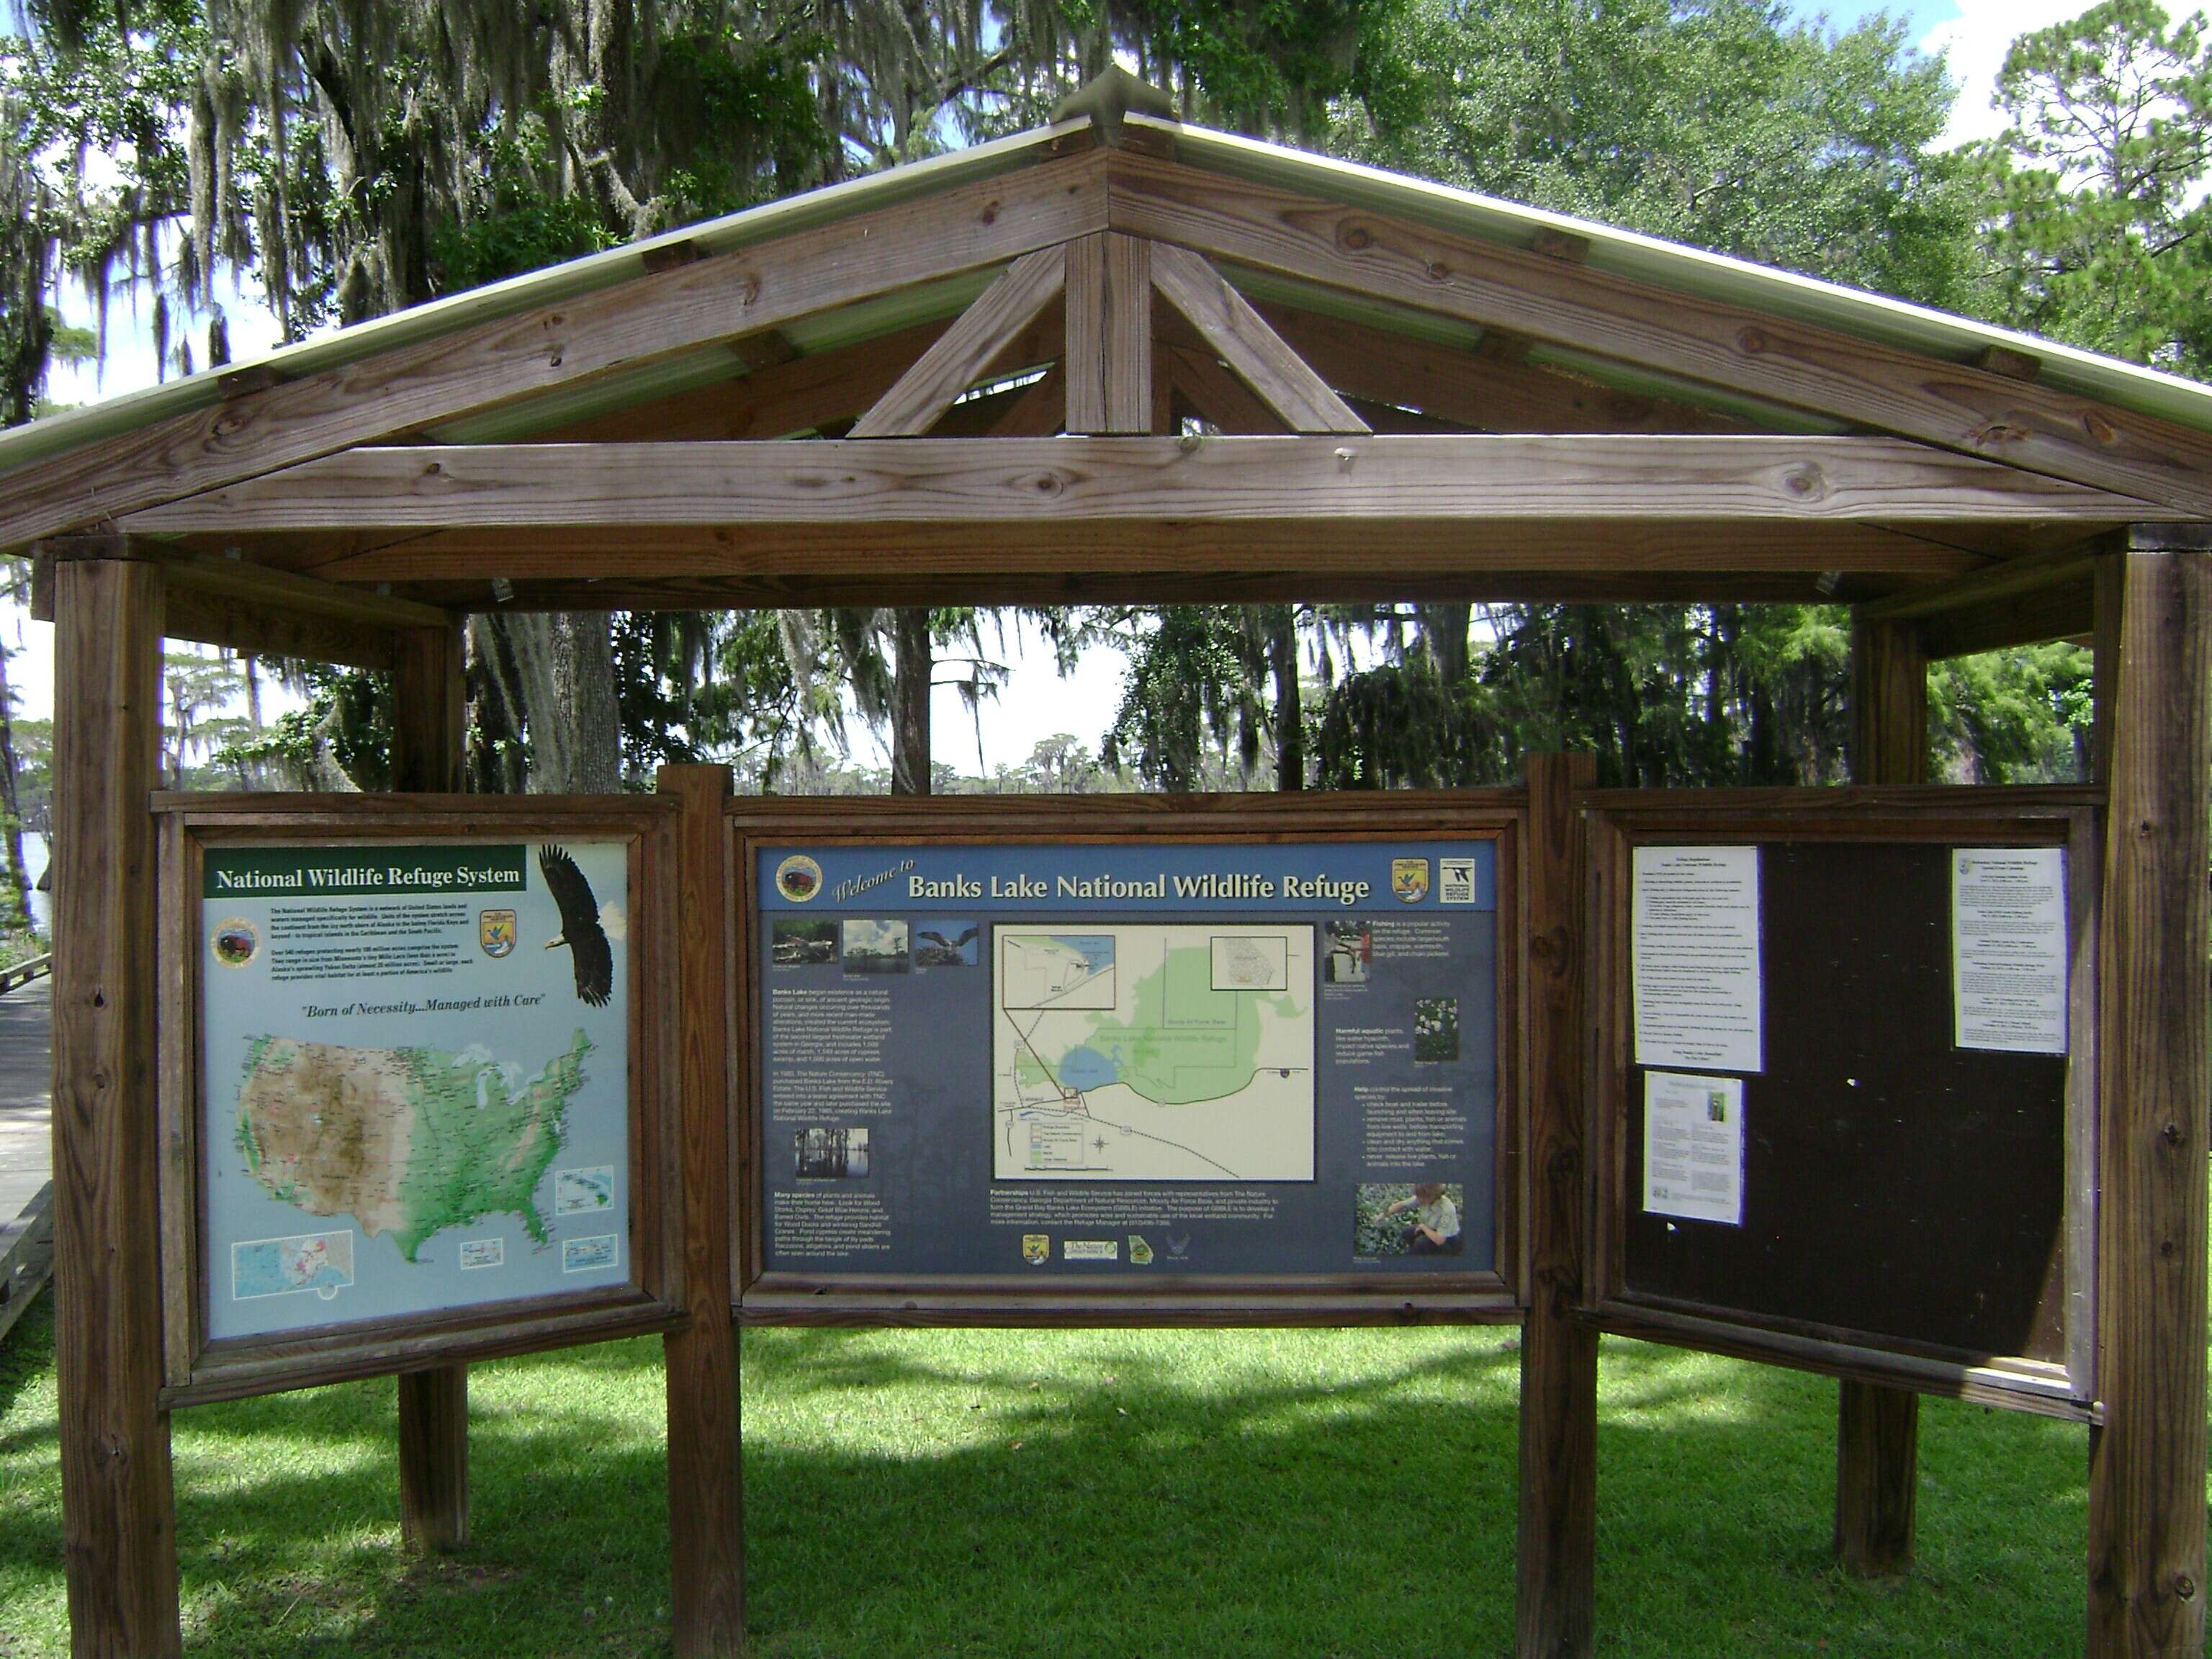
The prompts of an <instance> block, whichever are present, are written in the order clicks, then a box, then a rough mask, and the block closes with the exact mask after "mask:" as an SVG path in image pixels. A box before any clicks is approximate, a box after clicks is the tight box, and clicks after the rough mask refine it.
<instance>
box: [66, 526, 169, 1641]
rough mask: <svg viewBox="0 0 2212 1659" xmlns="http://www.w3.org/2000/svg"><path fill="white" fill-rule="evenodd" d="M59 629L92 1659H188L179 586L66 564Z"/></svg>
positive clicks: (79, 1534) (73, 1349)
mask: <svg viewBox="0 0 2212 1659" xmlns="http://www.w3.org/2000/svg"><path fill="white" fill-rule="evenodd" d="M54 619H55V623H56V635H57V637H56V638H55V641H54V664H55V686H54V811H53V819H54V822H53V832H54V1013H53V1068H54V1102H53V1106H54V1110H53V1129H54V1219H55V1250H54V1366H55V1370H56V1372H57V1380H58V1389H59V1398H60V1416H61V1425H60V1427H61V1463H62V1532H63V1544H64V1566H65V1570H66V1573H67V1577H68V1583H69V1613H70V1650H71V1651H72V1652H73V1653H75V1654H76V1656H77V1659H111V1656H118V1659H122V1656H127V1659H166V1656H169V1655H173V1654H176V1653H178V1652H179V1651H181V1650H182V1647H183V1643H184V1638H183V1633H182V1631H181V1629H180V1627H179V1622H178V1616H177V1528H176V1500H175V1494H174V1492H173V1488H172V1486H171V1480H170V1468H169V1418H168V1413H166V1412H164V1411H162V1410H161V1407H160V1405H159V1403H158V1401H159V1395H160V1390H161V1376H162V1371H161V1254H160V1238H161V1229H160V1227H159V1226H158V1225H156V1216H157V1213H158V1212H157V1210H156V1208H155V1202H156V1200H155V1190H154V1171H155V1167H156V1165H157V1164H159V1163H160V1158H159V1157H158V1156H157V1151H158V1149H157V1147H156V1145H155V1134H156V1132H155V1117H154V1079H155V1027H154V996H155V977H156V975H155V956H154V940H155V927H154V912H155V880H154V819H153V815H152V813H151V812H150V811H149V802H148V797H149V794H150V793H151V792H152V790H153V787H154V782H155V767H156V761H155V750H156V745H157V744H158V743H159V741H160V731H161V713H160V710H161V569H160V568H159V567H158V566H156V565H155V564H152V563H149V562H140V561H136V560H130V559H91V560H84V561H76V560H64V561H63V562H61V563H60V565H59V566H58V568H57V570H56V572H55V595H54Z"/></svg>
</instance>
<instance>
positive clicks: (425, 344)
mask: <svg viewBox="0 0 2212 1659" xmlns="http://www.w3.org/2000/svg"><path fill="white" fill-rule="evenodd" d="M1104 214H1105V192H1104V189H1103V173H1100V171H1099V168H1098V161H1097V158H1095V157H1088V156H1086V157H1078V158H1075V159H1073V160H1070V161H1054V162H1047V163H1045V164H1043V165H1041V166H1038V167H1030V168H1025V169H1023V170H1021V171H1018V172H1016V173H1011V174H1008V175H1006V176H1005V177H1002V178H998V179H989V180H986V181H984V182H982V183H980V184H975V185H960V186H957V187H955V188H953V189H950V190H946V191H939V192H938V193H936V194H934V195H930V196H926V197H921V198H919V199H917V200H915V201H911V202H907V203H903V204H899V205H897V206H896V207H891V208H887V209H884V210H883V211H881V212H880V213H878V214H876V215H874V216H872V217H871V218H870V220H869V221H868V234H866V236H860V235H858V234H855V232H854V228H853V227H852V226H850V225H847V224H830V225H825V226H821V227H818V228H815V229H812V230H804V231H798V232H794V233H793V234H790V235H787V236H781V237H778V238H775V240H771V241H768V242H763V243H762V244H761V245H759V246H756V247H750V248H746V249H743V250H740V251H738V252H732V253H726V254H721V255H718V256H716V257H714V258H706V259H701V260H698V261H696V262H695V263H692V264H684V265H680V266H678V267H677V268H675V269H672V270H665V271H662V272H660V273H659V274H658V275H653V276H640V277H637V278H635V279H633V280H631V281H629V282H626V283H621V284H619V285H618V286H617V287H614V288H611V289H605V290H602V291H600V292H599V293H596V294H591V295H581V296H578V297H576V298H574V299H573V300H570V301H564V302H562V303H559V304H555V305H548V306H542V307H538V308H537V309H534V310H532V311H527V312H524V313H520V315H517V316H513V317H505V318H500V319H495V320H494V321H490V322H486V323H482V324H478V325H474V326H472V327H470V328H466V329H463V330H460V331H456V332H453V333H450V334H441V335H438V336H436V337H433V338H429V339H426V340H423V341H422V342H420V343H417V344H415V345H411V346H405V347H400V348H397V349H392V350H391V351H386V352H383V353H380V354H379V355H378V356H374V357H372V358H368V359H366V360H364V361H362V362H356V363H349V364H345V365H343V366H341V367H338V368H331V369H328V370H325V371H324V372H322V373H320V374H311V375H308V376H307V377H305V378H303V379H301V380H292V381H288V382H283V383H279V384H276V385H271V386H266V387H264V388H262V389H260V390H258V391H254V392H250V393H248V394H247V395H246V396H243V397H240V398H233V399H231V400H229V401H228V402H225V403H222V404H218V405H216V406H215V407H212V408H209V409H204V410H195V411H193V412H192V413H190V414H186V415H180V416H173V417H172V418H170V419H168V420H166V421H162V422H158V423H156V424H155V425H153V426H150V427H148V428H144V429H143V430H142V431H138V432H135V433H132V434H131V435H129V436H128V437H127V438H118V439H116V440H113V441H110V442H106V443H102V444H96V445H92V446H89V447H86V448H84V449H82V450H80V451H76V452H75V453H70V454H67V455H64V456H61V457H58V458H57V459H52V460H50V461H47V462H44V463H42V464H40V465H39V466H38V467H37V468H36V469H34V470H32V476H29V477H20V476H15V475H10V476H9V477H6V478H5V480H4V483H5V489H4V492H3V493H0V549H7V548H15V547H20V546H21V545H23V544H26V543H27V542H30V541H33V540H35V539H36V538H39V537H41V536H46V535H51V534H53V533H54V532H58V531H62V530H66V529H68V528H70V527H71V526H76V525H80V524H85V523H90V522H95V521H98V520H100V519H102V518H103V517H111V518H119V517H120V516H121V515H123V514H124V513H128V512H131V511H132V510H134V509H136V508H137V507H146V506H150V505H152V504H153V503H155V502H156V501H172V500H174V499H176V498H177V497H179V496H180V495H188V494H190V493H191V492H194V491H197V490H203V489H216V488H219V487H221V486H222V485H224V484H227V483H232V482H234V481H235V480H237V479H240V478H245V477H252V476H253V475H254V474H256V473H258V472H262V471H270V470H271V469H273V468H276V467H281V466H285V465H290V464H292V463H294V462H295V461H301V460H306V459H311V458H313V457H314V456H318V455H326V454H331V453H334V452H337V451H339V450H343V449H345V448H347V447H350V446H354V445H360V444H366V443H374V442H375V441H378V440H379V439H381V438H384V437H386V436H387V435H390V434H392V433H398V432H405V431H411V430H414V429H416V428H421V427H424V426H428V425H434V424H435V423H437V422H441V421H447V420H452V419H454V418H456V417H458V416H461V415H464V414H467V413H470V412H471V411H474V410H481V409H486V408H489V407H491V406H493V405H495V404H500V403H503V402H507V401H508V400H510V399H513V398H521V397H526V396H529V395H532V394H534V393H540V392H546V391H548V390H550V389H551V388H553V387H556V386H564V385H568V384H572V383H575V382H579V381H582V380H589V379H591V378H592V377H593V376H596V375H599V374H606V373H609V372H611V371H613V370H617V369H621V368H630V367H633V366H635V365H636V364H639V363H642V362H650V361H652V360H653V359H655V358H659V357H663V356H670V355H671V354H674V353H677V352H681V351H685V350H689V349H693V348H696V347H697V346H700V345H702V344H706V343H711V342H714V341H718V340H726V339H730V338H733V337H738V336H743V335H750V334H756V333H758V332H759V331H762V330H763V329H767V328H772V327H777V326H781V325H784V324H787V323H790V322H793V321H796V320H798V319H801V318H804V317H808V316H812V315H817V314H819V313H824V312H829V311H833V310H836V309H838V308H840V307H845V306H848V305H852V304H854V303H857V302H859V301H864V300H868V299H872V298H874V297H876V296H878V295H884V294H888V293H891V292H893V291H896V290H897V289H902V288H907V287H910V286H912V285H913V284H915V283H918V282H921V281H923V280H925V279H928V278H933V277H940V276H949V275H952V274H955V273H957V272H961V271H969V270H981V269H987V268H989V267H991V266H994V265H1000V264H1005V263H1006V262H1007V261H1008V260H1010V259H1013V258H1019V257H1020V256H1022V255H1023V254H1024V253H1029V252H1035V251H1036V250H1037V249H1040V248H1045V247H1051V246H1056V245H1058V244H1060V243H1062V242H1065V241H1066V240H1069V238H1071V237H1073V236H1077V235H1080V234H1086V233H1088V232H1091V231H1093V230H1098V229H1103V228H1104V227H1103V219H1104Z"/></svg>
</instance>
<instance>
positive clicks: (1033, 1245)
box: [1022, 1233, 1052, 1267]
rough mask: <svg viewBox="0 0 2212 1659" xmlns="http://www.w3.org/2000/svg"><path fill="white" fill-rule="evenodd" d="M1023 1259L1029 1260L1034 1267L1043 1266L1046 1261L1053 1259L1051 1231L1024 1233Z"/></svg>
mask: <svg viewBox="0 0 2212 1659" xmlns="http://www.w3.org/2000/svg"><path fill="white" fill-rule="evenodd" d="M1022 1260H1023V1261H1026V1262H1028V1263H1029V1264H1030V1267H1043V1266H1044V1264H1045V1263H1046V1262H1048V1261H1051V1260H1052V1235H1051V1234H1050V1233H1024V1234H1023V1235H1022Z"/></svg>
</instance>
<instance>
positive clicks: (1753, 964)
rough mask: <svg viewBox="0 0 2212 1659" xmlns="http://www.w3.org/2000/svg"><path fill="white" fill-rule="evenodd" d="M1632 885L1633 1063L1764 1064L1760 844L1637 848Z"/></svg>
mask: <svg viewBox="0 0 2212 1659" xmlns="http://www.w3.org/2000/svg"><path fill="white" fill-rule="evenodd" d="M1634 891H1635V896H1634V903H1633V906H1632V909H1631V912H1630V922H1629V950H1630V957H1631V964H1632V965H1631V972H1632V975H1633V979H1634V985H1635V995H1636V1063H1637V1064H1638V1065H1639V1066H1707V1067H1711V1069H1713V1070H1716V1071H1723V1072H1758V1071H1762V1070H1764V1069H1765V1059H1764V1051H1763V1048H1762V1045H1761V1042H1760V1034H1759V996H1760V981H1759V849H1758V848H1756V847H1638V848H1637V849H1636V854H1635V872H1634Z"/></svg>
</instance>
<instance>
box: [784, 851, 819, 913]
mask: <svg viewBox="0 0 2212 1659" xmlns="http://www.w3.org/2000/svg"><path fill="white" fill-rule="evenodd" d="M775 890H776V891H777V892H779V893H781V894H782V895H783V896H784V897H786V898H787V899H789V900H790V901H791V902H793V904H804V903H805V902H806V901H807V900H809V899H811V898H812V897H813V896H815V895H816V894H817V893H818V892H820V891H821V890H822V866H820V865H818V864H817V863H816V862H815V861H814V860H812V859H811V858H809V857H807V856H806V854H804V853H793V854H792V855H791V856H790V857H789V858H787V859H786V860H784V861H783V862H782V863H781V864H779V865H777V866H775Z"/></svg>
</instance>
